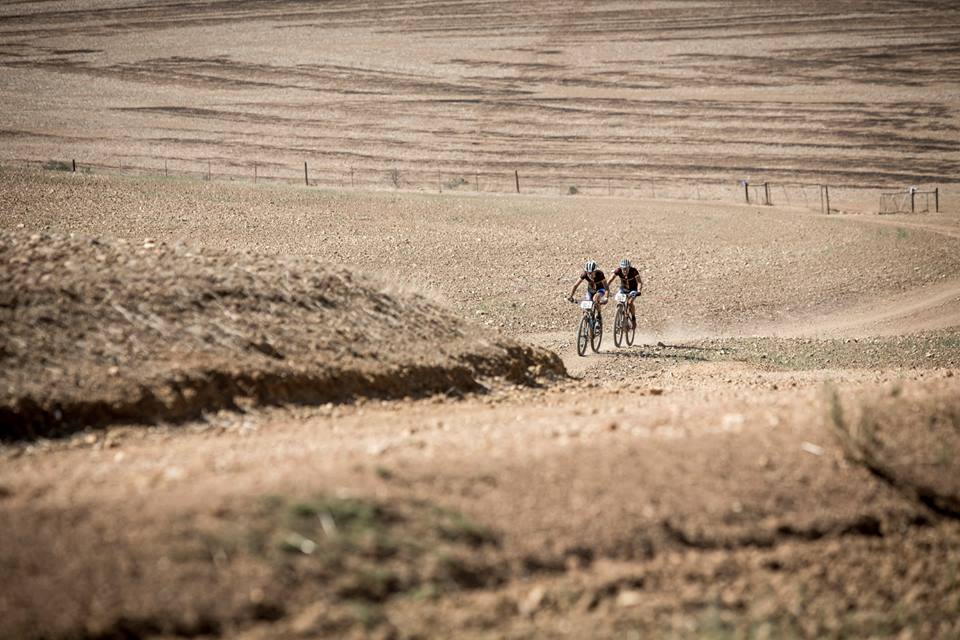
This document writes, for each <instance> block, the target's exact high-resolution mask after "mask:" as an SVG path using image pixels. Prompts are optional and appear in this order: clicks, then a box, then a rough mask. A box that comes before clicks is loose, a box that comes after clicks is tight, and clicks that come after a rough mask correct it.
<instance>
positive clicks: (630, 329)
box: [623, 314, 637, 346]
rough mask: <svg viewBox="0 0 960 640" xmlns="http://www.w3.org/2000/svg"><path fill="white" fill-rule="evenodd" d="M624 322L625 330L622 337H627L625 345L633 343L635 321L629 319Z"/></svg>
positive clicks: (635, 327)
mask: <svg viewBox="0 0 960 640" xmlns="http://www.w3.org/2000/svg"><path fill="white" fill-rule="evenodd" d="M624 315H626V314H624ZM625 324H626V327H624V329H625V331H624V332H623V337H624V338H626V339H627V345H628V346H631V345H633V338H634V336H636V335H637V323H636V321H634V320H632V319H631V320H630V321H629V322H626V321H625Z"/></svg>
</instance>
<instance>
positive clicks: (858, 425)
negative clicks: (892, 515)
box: [831, 384, 960, 518]
mask: <svg viewBox="0 0 960 640" xmlns="http://www.w3.org/2000/svg"><path fill="white" fill-rule="evenodd" d="M831 400H832V403H831V406H832V411H831V417H832V420H833V425H834V428H835V429H836V432H837V435H838V437H839V439H840V442H841V444H842V445H843V447H844V451H845V452H846V455H847V457H849V458H850V459H851V460H854V461H855V462H858V463H860V464H862V465H863V466H864V467H866V468H867V469H868V470H869V471H870V472H871V473H873V474H874V475H875V476H877V477H878V478H880V479H882V480H884V481H886V482H888V483H889V484H891V485H892V486H893V487H895V488H897V489H898V490H900V491H901V492H903V493H904V494H905V495H907V496H909V497H911V498H913V499H915V500H917V501H918V502H921V503H923V504H924V505H926V506H927V507H929V508H930V509H932V510H934V511H936V512H937V513H940V514H943V515H948V516H951V517H954V518H960V464H958V462H957V460H958V454H960V399H958V398H957V395H956V388H954V387H951V386H941V387H917V386H915V385H914V386H908V387H907V388H906V389H904V388H903V387H901V385H899V384H898V385H895V386H893V387H892V388H890V389H889V390H888V391H887V392H886V393H884V394H878V393H874V394H873V396H872V397H869V398H866V399H864V400H863V401H861V403H860V404H859V405H855V406H853V407H847V408H846V409H845V408H844V405H843V401H842V400H841V398H840V397H839V395H838V394H837V393H836V392H834V393H833V395H832V398H831ZM848 404H849V403H848Z"/></svg>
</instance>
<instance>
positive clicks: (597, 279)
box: [580, 269, 606, 291]
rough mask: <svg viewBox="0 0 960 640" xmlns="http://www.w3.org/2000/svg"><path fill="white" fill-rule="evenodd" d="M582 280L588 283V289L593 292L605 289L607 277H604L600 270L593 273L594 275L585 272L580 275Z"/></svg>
mask: <svg viewBox="0 0 960 640" xmlns="http://www.w3.org/2000/svg"><path fill="white" fill-rule="evenodd" d="M580 279H581V280H586V281H587V288H588V289H590V290H591V291H596V290H597V289H602V288H603V281H604V280H605V279H606V277H605V276H604V275H603V271H600V269H597V270H596V271H594V272H593V275H591V274H589V273H588V272H586V271H584V272H583V273H581V274H580Z"/></svg>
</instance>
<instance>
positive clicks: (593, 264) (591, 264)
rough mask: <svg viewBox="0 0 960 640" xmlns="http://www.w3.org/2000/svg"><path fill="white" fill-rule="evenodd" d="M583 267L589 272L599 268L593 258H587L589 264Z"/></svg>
mask: <svg viewBox="0 0 960 640" xmlns="http://www.w3.org/2000/svg"><path fill="white" fill-rule="evenodd" d="M583 269H584V271H586V272H587V273H593V272H594V271H596V270H597V263H596V262H594V261H593V260H587V264H586V265H585V266H584V267H583Z"/></svg>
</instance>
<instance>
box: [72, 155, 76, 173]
mask: <svg viewBox="0 0 960 640" xmlns="http://www.w3.org/2000/svg"><path fill="white" fill-rule="evenodd" d="M73 172H74V173H76V172H77V160H76V158H74V159H73Z"/></svg>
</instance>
